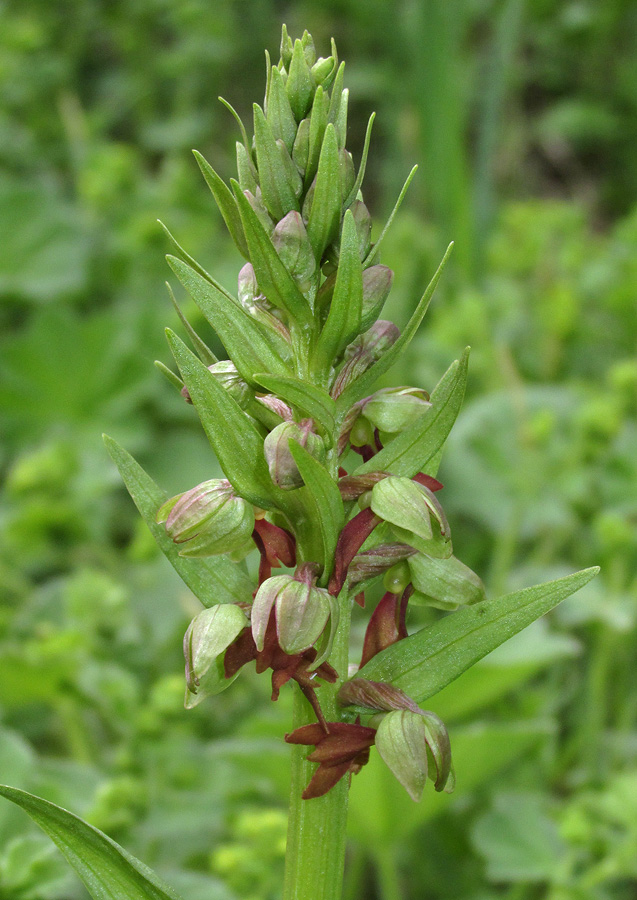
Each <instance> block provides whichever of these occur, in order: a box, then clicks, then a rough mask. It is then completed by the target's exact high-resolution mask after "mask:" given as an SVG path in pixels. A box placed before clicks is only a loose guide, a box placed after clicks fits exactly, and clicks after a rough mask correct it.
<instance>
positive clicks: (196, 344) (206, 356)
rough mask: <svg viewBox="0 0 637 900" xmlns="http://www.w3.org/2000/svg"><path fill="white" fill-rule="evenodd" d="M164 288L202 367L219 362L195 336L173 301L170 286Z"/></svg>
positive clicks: (196, 335) (194, 332)
mask: <svg viewBox="0 0 637 900" xmlns="http://www.w3.org/2000/svg"><path fill="white" fill-rule="evenodd" d="M166 287H167V289H168V293H169V295H170V302H171V303H172V305H173V307H174V309H175V312H176V313H177V315H178V316H179V321H180V322H181V324H182V325H183V326H184V329H185V331H186V334H187V335H188V337H189V338H190V343H191V344H192V347H193V350H194V351H195V353H196V354H197V356H198V357H199V359H200V360H201V361H202V363H204V365H206V366H213V365H214V364H215V363H216V362H219V360H218V359H217V357H216V356H215V355H214V353H213V352H212V350H211V349H210V347H208V345H207V344H206V343H204V341H202V340H201V338H200V337H199V335H198V334H197V332H196V331H195V329H194V328H193V327H192V325H191V324H190V322H189V321H188V319H187V318H186V317H185V315H184V314H183V313H182V311H181V309H180V308H179V304H178V303H177V301H176V300H175V295H174V293H173V289H172V288H171V286H170V284H169V283H168V282H166Z"/></svg>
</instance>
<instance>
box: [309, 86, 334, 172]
mask: <svg viewBox="0 0 637 900" xmlns="http://www.w3.org/2000/svg"><path fill="white" fill-rule="evenodd" d="M328 107H329V99H328V97H327V96H326V94H325V92H324V91H323V88H322V87H321V86H320V85H319V86H318V87H317V89H316V94H315V95H314V103H313V104H312V112H311V114H310V134H309V149H308V158H307V165H306V167H305V187H306V188H308V187H309V186H310V185H311V183H312V181H313V179H314V176H315V175H316V170H317V168H318V163H319V157H320V155H321V147H322V146H323V137H324V136H325V129H326V128H327V112H328Z"/></svg>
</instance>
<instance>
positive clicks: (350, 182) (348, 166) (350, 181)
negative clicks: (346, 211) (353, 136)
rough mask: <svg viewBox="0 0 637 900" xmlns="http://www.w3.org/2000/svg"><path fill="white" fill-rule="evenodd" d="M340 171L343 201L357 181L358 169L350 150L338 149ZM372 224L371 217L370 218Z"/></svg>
mask: <svg viewBox="0 0 637 900" xmlns="http://www.w3.org/2000/svg"><path fill="white" fill-rule="evenodd" d="M338 171H339V175H340V179H341V198H342V200H343V202H345V200H347V198H348V197H349V195H350V193H351V190H352V188H353V187H354V182H355V181H356V170H355V168H354V160H353V159H352V154H351V153H350V152H349V150H345V149H343V150H339V151H338ZM370 224H371V219H370Z"/></svg>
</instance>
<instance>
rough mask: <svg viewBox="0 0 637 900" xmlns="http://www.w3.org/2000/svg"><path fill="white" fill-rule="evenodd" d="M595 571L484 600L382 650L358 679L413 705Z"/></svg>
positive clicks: (447, 681) (529, 622)
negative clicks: (390, 689)
mask: <svg viewBox="0 0 637 900" xmlns="http://www.w3.org/2000/svg"><path fill="white" fill-rule="evenodd" d="M598 572H599V568H598V567H594V568H590V569H583V570H582V571H581V572H575V573H574V574H573V575H567V576H566V577H565V578H558V579H557V580H556V581H548V582H546V583H545V584H540V585H536V586H535V587H530V588H525V589H524V590H521V591H515V592H514V593H512V594H507V595H506V596H504V597H500V598H498V599H497V600H484V601H482V602H481V603H475V604H474V605H473V606H466V607H464V608H463V609H460V610H458V612H455V613H451V614H450V615H448V616H445V618H444V619H440V620H439V621H437V622H435V623H434V624H433V625H430V626H429V627H428V628H423V629H422V631H419V632H417V633H416V634H414V635H412V636H411V637H408V638H405V639H404V640H402V641H398V642H397V643H395V644H392V645H391V646H390V647H387V648H386V649H385V650H381V652H380V653H377V654H376V656H374V658H373V659H371V660H370V661H369V662H368V663H367V665H365V666H363V668H362V669H361V671H360V672H359V673H358V675H359V676H360V677H361V678H368V679H369V680H370V681H387V682H389V683H390V684H392V685H393V686H394V687H397V688H400V689H401V690H403V691H405V693H406V694H408V695H409V696H410V697H411V698H412V699H413V700H415V701H416V703H422V702H423V701H424V700H426V699H427V698H428V697H431V696H433V695H434V694H437V693H438V691H440V690H442V688H444V687H445V686H446V685H448V684H449V683H450V682H451V681H454V679H456V678H458V676H459V675H462V673H463V672H464V671H466V670H467V669H469V668H470V667H471V666H472V665H473V664H474V663H476V662H478V660H480V659H482V658H483V657H484V656H486V655H487V653H490V652H491V651H492V650H495V648H496V647H498V646H499V645H500V644H502V643H504V641H506V640H508V639H509V638H510V637H513V635H514V634H517V633H518V631H522V629H523V628H526V626H527V625H530V624H531V622H534V621H535V620H536V619H539V618H540V616H543V615H544V614H545V613H547V612H549V610H551V609H553V607H555V606H557V604H558V603H561V601H562V600H565V599H566V597H569V596H570V595H571V594H573V593H575V591H578V590H579V589H580V588H582V587H584V585H585V584H588V582H589V581H590V580H591V579H592V578H594V577H595V575H597V573H598Z"/></svg>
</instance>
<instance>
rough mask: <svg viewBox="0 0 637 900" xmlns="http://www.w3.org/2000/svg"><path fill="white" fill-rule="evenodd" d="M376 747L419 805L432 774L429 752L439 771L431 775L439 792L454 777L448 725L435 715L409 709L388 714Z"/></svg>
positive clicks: (382, 724) (380, 726)
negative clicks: (428, 758) (430, 771)
mask: <svg viewBox="0 0 637 900" xmlns="http://www.w3.org/2000/svg"><path fill="white" fill-rule="evenodd" d="M376 747H377V749H378V752H379V754H380V756H381V759H382V760H383V762H384V763H385V764H386V765H387V766H388V768H389V769H390V770H391V772H392V773H393V774H394V775H395V776H396V778H397V779H398V781H399V782H400V783H401V784H402V786H403V787H404V788H405V790H406V791H407V793H408V794H409V796H410V797H411V799H412V800H415V801H416V802H418V801H419V800H420V798H421V797H422V792H423V790H424V788H425V783H426V781H427V775H428V774H429V773H428V761H427V750H428V749H429V751H430V752H431V755H432V757H433V761H434V764H435V769H436V771H435V774H434V773H432V774H431V775H430V777H431V778H432V780H433V781H435V788H436V790H437V791H441V790H444V788H445V786H446V785H447V782H448V780H449V777H450V774H451V746H450V744H449V735H448V734H447V730H446V728H445V726H444V725H443V723H442V722H441V721H440V719H439V718H438V717H437V716H436V715H435V714H434V713H431V712H422V713H418V712H413V711H411V710H406V709H405V710H394V711H392V712H388V713H387V714H386V715H384V716H383V718H382V721H381V722H380V724H379V726H378V730H377V731H376Z"/></svg>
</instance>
